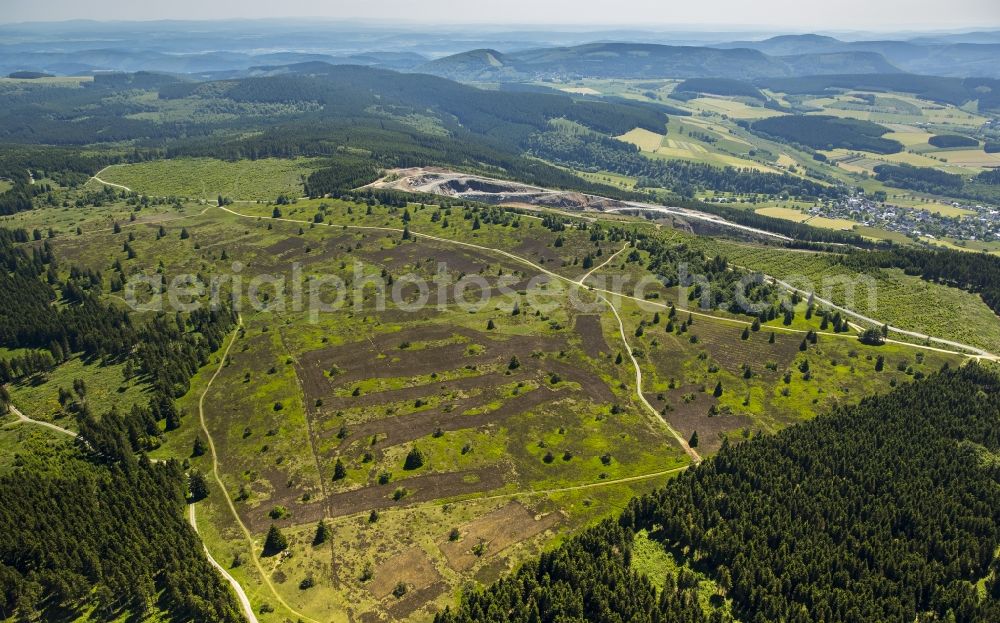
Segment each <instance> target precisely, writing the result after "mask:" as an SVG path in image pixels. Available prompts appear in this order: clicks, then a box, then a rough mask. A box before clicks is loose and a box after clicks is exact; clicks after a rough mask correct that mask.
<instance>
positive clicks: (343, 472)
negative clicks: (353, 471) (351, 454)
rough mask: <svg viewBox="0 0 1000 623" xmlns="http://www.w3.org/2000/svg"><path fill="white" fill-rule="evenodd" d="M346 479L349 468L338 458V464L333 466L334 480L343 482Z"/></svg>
mask: <svg viewBox="0 0 1000 623" xmlns="http://www.w3.org/2000/svg"><path fill="white" fill-rule="evenodd" d="M346 477H347V468H346V467H344V462H343V461H341V460H340V459H339V458H338V459H337V462H336V463H335V464H334V466H333V479H334V480H343V479H344V478H346Z"/></svg>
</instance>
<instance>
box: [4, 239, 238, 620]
mask: <svg viewBox="0 0 1000 623" xmlns="http://www.w3.org/2000/svg"><path fill="white" fill-rule="evenodd" d="M28 240H29V237H28V234H27V232H25V231H24V230H7V229H0V267H2V270H0V298H2V299H3V300H4V301H15V300H16V301H18V304H17V305H3V306H2V307H0V343H3V344H4V345H6V346H20V347H29V348H31V349H33V350H29V351H27V353H26V354H25V355H21V356H16V357H14V358H10V359H8V358H2V359H0V384H2V383H6V382H8V381H12V380H17V379H20V378H24V377H27V376H31V375H33V374H35V373H38V372H46V371H49V370H51V369H52V368H54V367H55V366H56V365H57V364H59V363H62V362H63V361H65V360H66V359H68V358H70V357H72V356H74V355H79V356H81V357H84V358H86V359H91V360H97V359H102V360H105V361H121V360H126V359H128V360H131V362H132V363H133V365H134V366H135V369H136V370H138V373H139V374H140V375H141V376H142V378H143V380H144V381H145V382H146V383H148V384H149V385H150V386H151V387H152V389H153V391H152V393H151V398H150V400H149V403H148V405H147V406H142V405H136V406H135V407H133V408H132V410H131V411H129V412H128V413H118V412H116V411H111V412H109V413H106V414H101V415H100V417H96V415H95V414H92V413H91V411H90V409H89V407H88V406H87V403H86V401H80V402H79V403H76V402H74V404H72V405H70V408H71V410H72V411H75V412H76V413H77V420H78V424H79V429H80V434H79V437H78V438H77V443H76V453H75V454H74V455H70V456H57V457H54V459H53V460H55V461H58V463H57V464H53V465H49V466H47V468H46V469H44V470H38V469H37V467H38V466H37V465H35V462H30V463H28V464H26V465H23V466H20V467H17V466H16V467H15V469H14V470H13V472H11V473H9V474H5V475H4V476H3V477H0V533H2V534H3V535H4V538H3V539H0V618H7V617H9V616H16V617H18V618H19V619H23V620H32V617H34V616H36V613H42V616H43V617H44V618H46V619H50V620H51V619H53V618H56V619H62V618H66V617H68V616H69V615H70V614H72V613H74V612H77V613H79V612H83V611H85V610H88V609H89V608H91V607H95V608H96V609H97V611H98V612H99V615H100V618H102V619H112V618H114V617H115V616H118V615H119V614H122V613H130V614H133V615H137V616H142V615H144V614H145V613H148V612H149V611H151V610H152V609H153V608H156V609H158V610H162V611H166V612H169V613H170V614H171V616H172V617H173V618H175V619H176V620H191V619H194V620H205V621H208V620H210V621H238V620H240V617H239V615H238V613H237V610H236V606H235V603H234V601H233V599H232V596H231V594H230V593H229V589H228V588H227V587H226V586H225V585H224V584H223V583H222V580H221V578H220V577H219V576H218V575H217V574H216V572H215V571H214V570H213V569H212V568H211V567H210V566H209V564H208V562H207V560H206V559H205V557H204V553H203V551H202V548H201V545H200V542H199V541H198V538H197V537H196V535H195V534H194V533H193V532H192V531H191V529H190V528H189V527H188V525H187V523H186V521H185V519H184V501H185V493H184V491H185V486H186V478H185V476H184V473H183V471H182V469H181V467H180V465H179V464H177V463H175V462H169V463H156V464H154V463H151V462H150V461H148V460H147V459H146V458H144V457H143V456H142V455H141V454H136V453H137V452H139V453H141V452H142V451H143V450H148V449H150V448H153V447H156V446H157V445H158V444H159V442H160V439H161V437H162V436H163V434H164V431H169V430H172V429H175V428H177V427H179V426H180V425H181V417H180V414H179V413H178V412H177V410H176V408H175V406H174V403H173V399H174V398H175V397H177V396H179V395H181V394H183V393H185V392H186V391H187V389H188V383H189V380H190V378H191V377H192V376H193V375H194V373H195V372H196V371H197V369H198V368H199V367H200V366H201V365H204V364H205V363H206V362H207V361H208V357H209V355H210V354H211V353H212V352H214V351H216V350H217V349H218V348H219V347H220V346H221V344H222V340H223V339H224V338H225V335H226V334H227V333H228V331H229V330H230V328H231V327H232V325H233V324H234V322H235V316H234V314H232V313H231V312H230V311H228V310H222V311H196V312H193V313H191V314H189V315H188V316H186V317H180V316H175V315H162V316H159V317H156V318H154V319H153V320H152V321H151V322H149V323H148V324H141V323H135V322H133V321H132V319H131V317H130V316H128V315H127V314H126V313H125V312H123V311H121V310H118V309H116V308H114V307H112V306H109V305H107V304H105V303H103V302H102V301H101V300H100V298H99V293H100V292H101V289H102V286H103V280H102V278H101V276H100V275H99V274H97V273H91V272H88V271H81V270H78V269H76V268H75V267H70V268H69V271H68V273H69V276H68V278H61V277H60V270H59V269H60V268H65V267H58V266H57V265H56V261H55V259H54V257H53V256H52V254H51V252H50V251H49V249H48V246H47V244H46V243H44V242H43V243H42V245H41V246H40V247H39V246H36V247H34V250H33V251H32V252H31V253H30V254H29V253H28V252H27V251H26V250H25V249H26V247H25V245H23V244H21V243H25V242H27V241H28ZM0 407H2V408H3V410H4V411H5V410H6V405H5V404H2V405H0Z"/></svg>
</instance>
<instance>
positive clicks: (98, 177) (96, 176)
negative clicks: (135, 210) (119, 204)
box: [87, 164, 132, 192]
mask: <svg viewBox="0 0 1000 623" xmlns="http://www.w3.org/2000/svg"><path fill="white" fill-rule="evenodd" d="M113 166H114V165H112V164H109V165H108V166H106V167H104V168H103V169H101V170H100V171H98V172H97V173H94V175H92V176H91V178H90V180H94V181H95V182H100V183H101V184H104V185H105V186H111V187H113V188H121V189H122V190H127V191H128V192H132V189H131V188H129V187H128V186H122V185H121V184H114V183H112V182H105V181H104V180H102V179H101V173H104V172H105V171H107V170H108V169H110V168H111V167H113ZM90 180H87V181H88V182H89V181H90Z"/></svg>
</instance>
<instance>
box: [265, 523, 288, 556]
mask: <svg viewBox="0 0 1000 623" xmlns="http://www.w3.org/2000/svg"><path fill="white" fill-rule="evenodd" d="M286 549H288V537H286V536H285V535H284V534H282V533H281V530H279V529H278V526H276V525H274V524H271V528H270V529H269V530H268V531H267V538H265V539H264V555H265V556H274V555H275V554H279V553H281V552H283V551H285V550H286Z"/></svg>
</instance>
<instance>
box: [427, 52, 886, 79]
mask: <svg viewBox="0 0 1000 623" xmlns="http://www.w3.org/2000/svg"><path fill="white" fill-rule="evenodd" d="M416 71H420V72H423V73H429V74H433V75H436V76H441V77H443V78H449V79H452V80H459V81H464V82H496V81H525V80H546V79H551V80H558V79H574V78H625V79H643V78H731V79H739V80H752V79H756V78H777V77H793V76H805V75H821V74H841V73H854V74H858V73H894V72H901V70H900V69H899V68H898V67H895V66H894V65H892V64H891V63H889V62H888V61H886V60H885V59H884V58H883V57H882V56H881V55H880V54H878V53H876V52H866V51H858V52H855V51H843V52H829V53H827V52H824V53H820V54H813V53H798V54H793V55H787V56H774V55H770V54H767V53H765V52H762V51H760V50H754V49H750V48H712V47H698V46H672V45H659V44H650V43H590V44H585V45H578V46H572V47H558V48H538V49H533V50H525V51H520V52H513V53H508V54H503V53H501V52H499V51H497V50H490V49H479V50H470V51H468V52H462V53H460V54H454V55H451V56H446V57H444V58H439V59H436V60H433V61H430V62H428V63H425V64H423V65H420V66H419V67H417V68H416Z"/></svg>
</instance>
